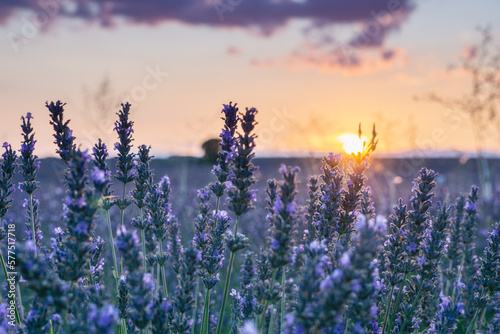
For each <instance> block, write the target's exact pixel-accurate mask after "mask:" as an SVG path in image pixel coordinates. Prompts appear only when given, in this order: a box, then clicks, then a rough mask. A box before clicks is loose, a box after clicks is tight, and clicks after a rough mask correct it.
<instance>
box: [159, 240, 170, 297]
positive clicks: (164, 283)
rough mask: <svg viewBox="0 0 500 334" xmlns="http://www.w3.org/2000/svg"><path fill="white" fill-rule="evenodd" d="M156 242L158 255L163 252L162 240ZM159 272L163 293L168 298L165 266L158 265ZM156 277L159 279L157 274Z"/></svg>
mask: <svg viewBox="0 0 500 334" xmlns="http://www.w3.org/2000/svg"><path fill="white" fill-rule="evenodd" d="M158 243H159V244H160V255H162V254H163V248H162V245H161V244H162V242H161V241H158ZM160 272H161V275H162V283H163V293H165V298H168V290H167V276H166V274H165V266H163V265H162V266H160ZM158 279H160V277H159V276H158Z"/></svg>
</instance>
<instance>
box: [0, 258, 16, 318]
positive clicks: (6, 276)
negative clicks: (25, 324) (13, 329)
mask: <svg viewBox="0 0 500 334" xmlns="http://www.w3.org/2000/svg"><path fill="white" fill-rule="evenodd" d="M0 259H2V268H3V273H4V274H5V280H6V281H7V285H8V287H9V291H12V290H13V289H12V287H11V283H10V281H9V274H8V272H7V267H6V266H5V260H4V259H3V254H2V253H0ZM14 301H15V297H14ZM14 306H15V308H14V311H15V313H16V321H17V323H18V324H20V323H21V318H20V317H19V312H18V310H17V303H15V304H14Z"/></svg>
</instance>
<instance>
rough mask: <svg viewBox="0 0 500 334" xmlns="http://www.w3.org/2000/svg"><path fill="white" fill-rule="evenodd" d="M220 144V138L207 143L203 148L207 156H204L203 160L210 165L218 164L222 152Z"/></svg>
mask: <svg viewBox="0 0 500 334" xmlns="http://www.w3.org/2000/svg"><path fill="white" fill-rule="evenodd" d="M220 142H221V140H220V139H219V138H213V139H209V140H207V141H205V142H204V143H203V144H202V145H201V148H202V149H203V150H204V151H205V155H204V156H203V160H205V161H208V162H210V163H216V162H217V157H218V154H217V153H219V152H220Z"/></svg>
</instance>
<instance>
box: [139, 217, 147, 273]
mask: <svg viewBox="0 0 500 334" xmlns="http://www.w3.org/2000/svg"><path fill="white" fill-rule="evenodd" d="M139 219H140V220H141V225H142V224H143V217H142V208H139ZM141 239H142V267H143V268H144V272H147V268H146V232H145V228H141Z"/></svg>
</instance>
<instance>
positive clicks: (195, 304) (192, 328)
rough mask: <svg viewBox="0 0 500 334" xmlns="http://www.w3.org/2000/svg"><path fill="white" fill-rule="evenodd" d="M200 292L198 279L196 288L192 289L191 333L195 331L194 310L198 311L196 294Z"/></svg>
mask: <svg viewBox="0 0 500 334" xmlns="http://www.w3.org/2000/svg"><path fill="white" fill-rule="evenodd" d="M199 293H200V280H199V279H197V280H196V288H195V290H194V305H193V312H192V314H191V319H193V325H192V327H191V333H195V329H196V311H198V294H199Z"/></svg>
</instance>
